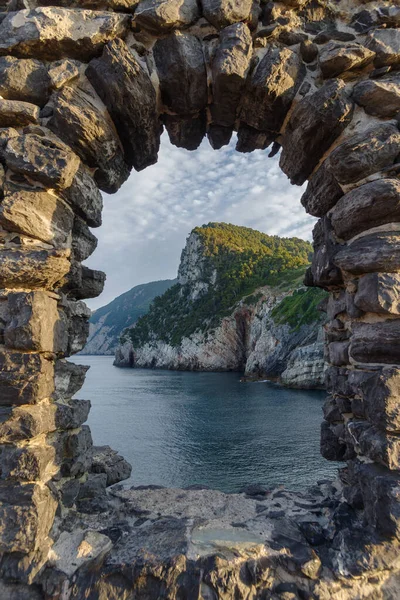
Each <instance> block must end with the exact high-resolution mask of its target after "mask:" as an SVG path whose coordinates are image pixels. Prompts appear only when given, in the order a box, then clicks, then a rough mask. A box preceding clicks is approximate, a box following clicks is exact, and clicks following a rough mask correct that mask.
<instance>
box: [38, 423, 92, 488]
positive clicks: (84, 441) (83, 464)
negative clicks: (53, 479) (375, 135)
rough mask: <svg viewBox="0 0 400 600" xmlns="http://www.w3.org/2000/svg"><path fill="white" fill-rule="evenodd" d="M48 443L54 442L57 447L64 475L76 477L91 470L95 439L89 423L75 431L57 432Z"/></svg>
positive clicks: (61, 470) (61, 471)
mask: <svg viewBox="0 0 400 600" xmlns="http://www.w3.org/2000/svg"><path fill="white" fill-rule="evenodd" d="M50 435H51V434H50ZM48 443H52V444H53V445H54V447H55V449H56V457H57V458H56V460H57V464H59V466H60V474H61V476H62V477H76V476H78V475H83V474H84V473H85V472H87V471H88V470H89V468H90V465H91V462H92V447H93V441H92V435H91V433H90V428H89V427H88V426H87V425H83V426H82V427H81V429H80V430H79V431H77V432H74V433H70V432H63V433H56V434H54V437H53V438H51V439H50V438H49V441H48Z"/></svg>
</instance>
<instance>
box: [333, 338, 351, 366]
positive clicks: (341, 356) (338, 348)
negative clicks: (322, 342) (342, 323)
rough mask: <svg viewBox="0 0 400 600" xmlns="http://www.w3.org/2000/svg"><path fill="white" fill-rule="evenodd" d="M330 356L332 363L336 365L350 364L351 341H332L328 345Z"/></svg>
mask: <svg viewBox="0 0 400 600" xmlns="http://www.w3.org/2000/svg"><path fill="white" fill-rule="evenodd" d="M328 356H329V362H330V364H331V365H334V366H336V367H341V366H343V365H347V364H349V342H347V341H346V342H332V343H331V344H329V345H328Z"/></svg>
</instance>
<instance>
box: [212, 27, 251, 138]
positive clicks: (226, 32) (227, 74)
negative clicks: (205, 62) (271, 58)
mask: <svg viewBox="0 0 400 600" xmlns="http://www.w3.org/2000/svg"><path fill="white" fill-rule="evenodd" d="M251 52H252V40H251V35H250V31H249V28H248V27H247V26H246V25H243V23H237V24H235V25H231V26H230V27H226V28H225V29H223V30H222V31H221V34H220V43H219V46H218V48H217V51H216V53H215V56H214V59H213V62H212V89H213V103H212V104H211V116H212V121H213V123H214V124H217V125H222V126H224V127H232V126H233V125H234V123H235V119H236V114H237V109H238V106H239V101H240V99H241V96H242V91H243V88H244V84H245V80H246V76H247V72H248V69H249V65H250V58H251Z"/></svg>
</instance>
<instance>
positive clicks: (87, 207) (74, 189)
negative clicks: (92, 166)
mask: <svg viewBox="0 0 400 600" xmlns="http://www.w3.org/2000/svg"><path fill="white" fill-rule="evenodd" d="M61 197H62V198H64V199H65V200H66V201H67V202H68V203H69V204H70V205H71V206H72V208H73V209H74V212H75V213H76V214H77V215H79V216H80V217H82V219H84V220H85V221H86V223H87V224H88V225H89V227H100V225H101V211H102V210H103V198H102V196H101V193H100V190H99V188H98V187H97V185H96V183H95V181H94V179H93V177H92V176H91V175H90V174H89V173H88V171H87V169H85V168H84V167H83V165H81V166H80V167H79V169H78V170H77V172H76V173H75V177H74V178H73V180H72V184H71V185H70V187H69V188H67V189H64V190H62V192H61Z"/></svg>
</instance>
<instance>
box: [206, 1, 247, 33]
mask: <svg viewBox="0 0 400 600" xmlns="http://www.w3.org/2000/svg"><path fill="white" fill-rule="evenodd" d="M201 4H202V7H203V14H204V16H205V18H206V19H207V21H209V22H210V23H211V24H212V25H214V27H216V28H217V29H222V28H223V27H227V26H228V25H232V24H233V23H237V22H238V21H245V20H246V19H248V18H249V17H250V11H251V8H252V4H253V2H252V0H201Z"/></svg>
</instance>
